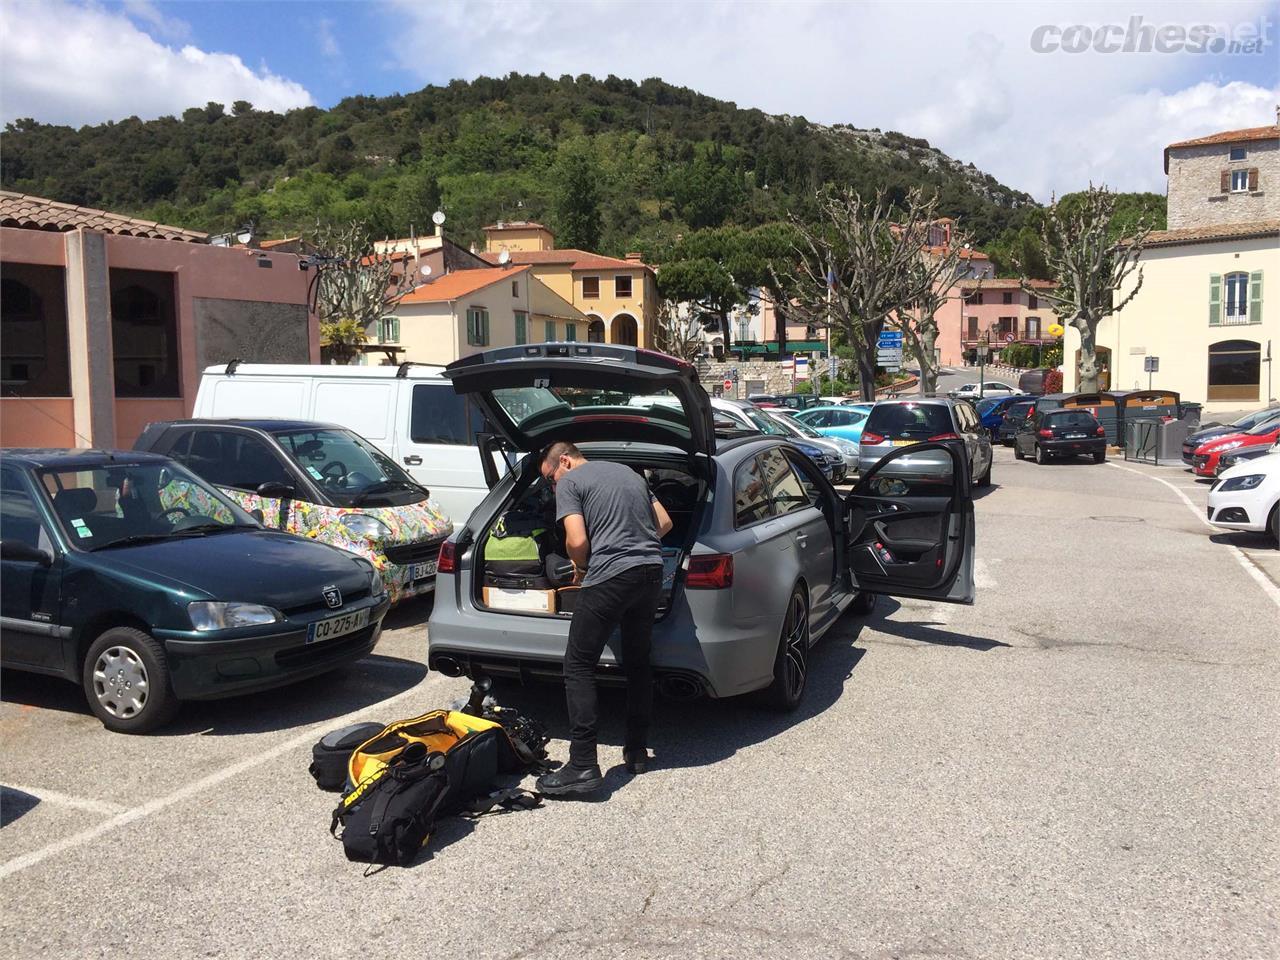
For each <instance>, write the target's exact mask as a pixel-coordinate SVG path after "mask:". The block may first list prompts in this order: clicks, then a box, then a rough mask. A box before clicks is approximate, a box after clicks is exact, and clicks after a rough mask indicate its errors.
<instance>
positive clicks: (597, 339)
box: [587, 314, 604, 343]
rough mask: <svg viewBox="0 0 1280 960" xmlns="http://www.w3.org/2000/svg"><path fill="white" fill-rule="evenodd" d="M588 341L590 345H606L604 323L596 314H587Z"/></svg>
mask: <svg viewBox="0 0 1280 960" xmlns="http://www.w3.org/2000/svg"><path fill="white" fill-rule="evenodd" d="M587 340H588V342H590V343H604V321H603V320H601V319H600V318H599V317H597V316H595V315H594V314H587Z"/></svg>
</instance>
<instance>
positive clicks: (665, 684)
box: [658, 673, 703, 703]
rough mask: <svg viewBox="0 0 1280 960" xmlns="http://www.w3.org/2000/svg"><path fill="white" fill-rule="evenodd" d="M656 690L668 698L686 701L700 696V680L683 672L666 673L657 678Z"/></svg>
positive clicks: (701, 691)
mask: <svg viewBox="0 0 1280 960" xmlns="http://www.w3.org/2000/svg"><path fill="white" fill-rule="evenodd" d="M658 692H659V693H661V694H662V695H663V696H664V697H666V698H667V699H668V700H678V701H680V702H682V703H688V702H689V701H690V700H697V699H698V698H699V697H701V696H702V693H703V690H702V682H701V681H700V680H698V679H696V678H694V677H690V676H688V675H686V674H683V673H668V674H666V675H664V676H661V677H659V678H658Z"/></svg>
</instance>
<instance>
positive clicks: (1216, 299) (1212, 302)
mask: <svg viewBox="0 0 1280 960" xmlns="http://www.w3.org/2000/svg"><path fill="white" fill-rule="evenodd" d="M1220 323H1222V274H1220V273H1211V274H1209V326H1211V327H1216V326H1218V325H1219V324H1220Z"/></svg>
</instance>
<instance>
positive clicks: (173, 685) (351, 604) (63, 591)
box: [0, 450, 390, 733]
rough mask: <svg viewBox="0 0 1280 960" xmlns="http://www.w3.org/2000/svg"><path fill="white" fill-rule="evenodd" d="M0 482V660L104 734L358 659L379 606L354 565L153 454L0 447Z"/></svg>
mask: <svg viewBox="0 0 1280 960" xmlns="http://www.w3.org/2000/svg"><path fill="white" fill-rule="evenodd" d="M0 493H2V496H0V628H3V633H4V636H3V652H2V654H0V659H2V661H3V665H4V666H5V667H13V668H16V669H19V670H27V671H32V672H35V673H44V674H51V675H53V676H58V677H64V678H66V679H67V680H70V681H72V682H74V683H78V684H80V685H81V686H82V687H83V689H84V693H85V697H86V699H87V700H88V701H89V708H90V709H91V710H92V711H93V712H94V714H96V715H97V717H98V719H100V720H101V721H102V722H103V724H104V725H105V726H106V727H107V728H108V729H111V730H116V731H119V732H122V733H145V732H146V731H148V730H152V729H155V728H156V727H158V726H160V725H161V724H163V723H165V722H166V721H168V720H169V719H171V718H172V717H173V716H174V714H175V713H176V712H177V709H178V704H179V701H181V700H201V699H212V698H215V697H225V696H229V695H231V694H237V693H246V692H248V691H252V690H262V689H266V688H269V687H273V686H278V685H280V684H283V683H288V682H290V681H293V680H299V679H301V678H303V677H309V676H312V675H314V674H317V673H322V672H324V671H326V670H331V669H333V668H334V667H337V666H341V665H342V664H345V663H347V662H349V661H351V660H355V659H357V658H359V657H362V656H364V655H365V654H366V653H368V652H369V651H370V650H372V649H373V646H374V644H376V643H377V641H378V634H379V633H380V631H381V629H382V618H383V617H384V616H385V615H386V613H387V609H388V608H389V607H390V602H389V601H388V599H387V594H386V588H385V587H384V586H383V582H382V578H381V577H380V576H379V575H378V573H377V571H376V570H374V568H373V565H372V564H371V563H369V561H367V560H365V559H363V558H362V557H357V556H356V555H355V554H353V553H347V552H346V551H345V550H340V549H338V548H337V547H330V546H326V545H325V544H322V543H315V542H314V541H311V540H307V539H305V538H302V537H295V536H293V535H291V534H287V533H281V532H279V531H275V530H267V529H264V528H263V527H262V526H261V524H260V523H259V522H258V518H256V517H254V516H252V515H250V514H248V513H245V512H244V511H243V510H241V509H240V507H238V506H236V504H235V503H233V502H232V501H231V500H229V499H228V498H227V497H225V496H224V495H223V494H221V493H220V492H219V491H218V490H216V489H215V488H213V487H211V486H210V485H208V484H207V483H205V482H204V481H202V480H200V479H199V478H198V477H196V476H195V474H193V473H190V472H189V471H187V470H186V469H184V468H183V467H182V466H180V465H179V464H177V463H175V462H174V461H172V460H170V459H168V458H167V457H160V456H156V455H155V454H148V453H139V452H137V451H127V452H126V451H111V450H6V451H4V461H3V464H0Z"/></svg>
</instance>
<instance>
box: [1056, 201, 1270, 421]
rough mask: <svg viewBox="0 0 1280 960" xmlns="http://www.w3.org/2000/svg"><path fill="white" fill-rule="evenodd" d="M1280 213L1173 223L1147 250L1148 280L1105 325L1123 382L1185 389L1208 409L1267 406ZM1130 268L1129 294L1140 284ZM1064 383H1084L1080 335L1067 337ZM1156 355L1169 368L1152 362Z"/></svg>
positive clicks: (1109, 367) (1112, 367)
mask: <svg viewBox="0 0 1280 960" xmlns="http://www.w3.org/2000/svg"><path fill="white" fill-rule="evenodd" d="M1277 231H1280V220H1276V221H1270V222H1264V223H1262V224H1256V225H1244V226H1228V227H1222V228H1206V229H1204V230H1198V231H1197V230H1182V231H1178V230H1170V231H1164V232H1163V233H1159V234H1153V235H1152V238H1151V241H1150V243H1149V244H1148V246H1147V248H1146V249H1145V250H1144V251H1143V253H1142V257H1141V260H1140V261H1139V263H1140V264H1141V266H1142V274H1143V277H1142V289H1141V290H1140V291H1139V292H1138V295H1137V296H1136V297H1135V298H1134V299H1133V301H1132V302H1131V303H1129V304H1128V306H1126V307H1125V308H1124V309H1123V310H1121V311H1120V312H1119V313H1117V314H1114V315H1112V316H1110V317H1108V318H1107V319H1105V320H1103V321H1102V323H1101V324H1100V325H1099V327H1098V354H1099V366H1100V367H1101V368H1102V369H1104V370H1106V371H1107V373H1108V375H1109V382H1108V383H1107V384H1106V386H1108V387H1109V388H1110V389H1113V390H1132V389H1138V388H1145V387H1146V386H1147V384H1148V382H1150V383H1151V385H1152V386H1154V387H1164V388H1167V389H1170V390H1176V391H1178V393H1179V394H1180V395H1181V397H1182V399H1183V400H1185V401H1190V402H1195V403H1201V404H1204V405H1205V410H1206V412H1207V413H1213V412H1228V411H1235V410H1243V409H1247V408H1249V407H1257V406H1261V405H1263V404H1265V403H1267V402H1268V401H1269V400H1271V399H1274V398H1276V396H1277V394H1278V393H1280V378H1278V377H1277V375H1276V373H1275V372H1274V371H1273V366H1274V364H1273V363H1269V362H1268V361H1267V358H1268V357H1269V356H1273V357H1277V358H1278V359H1280V289H1277V288H1274V286H1273V289H1272V291H1271V292H1270V295H1268V284H1271V285H1275V284H1277V283H1280V233H1278V232H1277ZM1134 282H1136V280H1135V274H1130V278H1129V280H1128V281H1127V284H1126V286H1125V288H1124V289H1123V290H1122V291H1121V294H1120V296H1124V295H1125V293H1126V292H1127V291H1128V290H1131V289H1132V285H1133V283H1134ZM1064 348H1065V352H1064V357H1065V359H1066V361H1067V362H1066V363H1064V365H1063V389H1064V390H1068V391H1071V390H1075V389H1076V384H1077V376H1076V363H1075V357H1076V356H1077V352H1078V350H1079V348H1080V337H1079V334H1078V333H1077V332H1076V331H1075V329H1074V328H1068V329H1067V331H1066V336H1065V339H1064ZM1148 357H1154V358H1156V359H1157V361H1158V364H1159V371H1158V372H1155V373H1152V374H1151V375H1150V377H1148V374H1147V373H1146V371H1145V369H1144V365H1145V362H1146V360H1147V358H1148Z"/></svg>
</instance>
